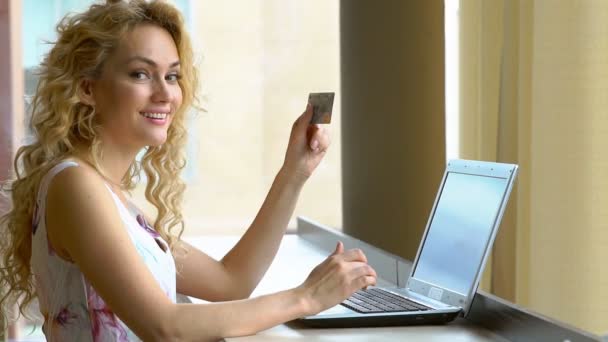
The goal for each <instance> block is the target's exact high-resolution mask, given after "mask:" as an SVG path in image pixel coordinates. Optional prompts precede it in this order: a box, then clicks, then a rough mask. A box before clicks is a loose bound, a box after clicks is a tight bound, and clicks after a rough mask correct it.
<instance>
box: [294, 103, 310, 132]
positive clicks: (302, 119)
mask: <svg viewBox="0 0 608 342" xmlns="http://www.w3.org/2000/svg"><path fill="white" fill-rule="evenodd" d="M311 119H312V105H311V104H310V103H309V104H307V105H306V109H305V110H304V112H303V113H302V114H300V116H299V117H298V118H297V119H296V121H295V122H294V123H293V127H294V128H296V129H298V130H300V131H301V130H306V129H307V128H308V124H309V123H310V120H311Z"/></svg>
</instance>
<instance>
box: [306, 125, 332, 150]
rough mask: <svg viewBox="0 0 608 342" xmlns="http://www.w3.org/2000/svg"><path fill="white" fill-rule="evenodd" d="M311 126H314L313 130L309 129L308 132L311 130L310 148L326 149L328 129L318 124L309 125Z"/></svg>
mask: <svg viewBox="0 0 608 342" xmlns="http://www.w3.org/2000/svg"><path fill="white" fill-rule="evenodd" d="M311 127H315V129H314V131H313V130H312V129H309V132H312V134H311V137H310V138H309V141H310V148H311V149H312V150H313V151H326V150H327V148H328V147H329V144H330V138H329V133H328V130H327V129H326V128H324V127H319V125H311Z"/></svg>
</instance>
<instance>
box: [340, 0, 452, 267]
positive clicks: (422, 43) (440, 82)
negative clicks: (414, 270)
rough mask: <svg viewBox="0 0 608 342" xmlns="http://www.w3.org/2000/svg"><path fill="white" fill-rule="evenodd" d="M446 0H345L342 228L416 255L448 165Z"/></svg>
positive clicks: (409, 255)
mask: <svg viewBox="0 0 608 342" xmlns="http://www.w3.org/2000/svg"><path fill="white" fill-rule="evenodd" d="M443 10H444V8H443V0H433V1H348V0H347V1H342V3H341V8H340V16H341V23H340V25H341V26H340V31H341V51H342V54H341V63H342V65H341V67H342V93H343V98H342V104H343V109H344V113H345V117H347V119H345V120H344V121H343V123H342V128H343V129H342V137H343V140H342V143H343V146H342V161H343V167H342V178H343V184H344V185H343V189H342V191H343V203H344V210H343V212H344V214H343V217H344V231H345V232H346V233H348V234H350V235H352V236H355V237H357V238H359V239H362V240H365V241H366V242H368V243H371V244H373V245H375V246H378V247H380V248H382V249H385V250H388V251H390V252H391V253H394V254H397V255H400V256H402V257H405V258H407V259H410V260H413V259H414V257H415V255H416V252H417V250H418V246H419V244H420V238H421V235H422V232H423V231H424V228H425V226H426V223H427V220H428V215H429V213H430V210H431V208H432V206H433V201H434V198H435V194H436V193H437V189H438V186H439V183H440V181H441V176H442V174H443V170H444V169H445V164H446V159H445V102H444V92H445V88H444V84H445V83H444V78H445V76H444V46H445V44H444V16H443Z"/></svg>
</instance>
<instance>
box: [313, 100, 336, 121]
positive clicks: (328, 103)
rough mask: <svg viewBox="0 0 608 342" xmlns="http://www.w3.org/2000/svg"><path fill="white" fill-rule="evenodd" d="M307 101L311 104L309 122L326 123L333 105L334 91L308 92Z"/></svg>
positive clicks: (329, 119)
mask: <svg viewBox="0 0 608 342" xmlns="http://www.w3.org/2000/svg"><path fill="white" fill-rule="evenodd" d="M308 103H310V104H311V105H312V119H311V120H310V123H311V124H328V123H330V122H331V111H332V108H333V106H334V93H310V94H309V95H308Z"/></svg>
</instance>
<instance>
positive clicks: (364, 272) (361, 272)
mask: <svg viewBox="0 0 608 342" xmlns="http://www.w3.org/2000/svg"><path fill="white" fill-rule="evenodd" d="M351 274H352V276H353V278H354V279H357V278H359V277H363V276H372V277H378V275H377V274H376V270H374V268H373V267H371V266H370V265H368V264H366V263H363V262H361V263H357V265H356V266H355V267H353V270H352V271H351Z"/></svg>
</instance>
